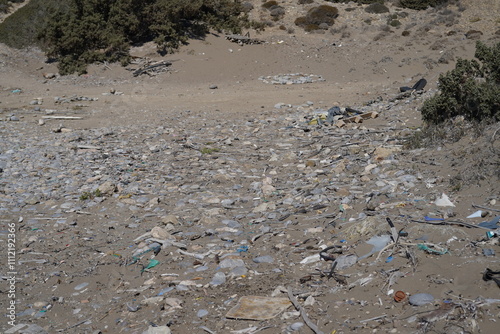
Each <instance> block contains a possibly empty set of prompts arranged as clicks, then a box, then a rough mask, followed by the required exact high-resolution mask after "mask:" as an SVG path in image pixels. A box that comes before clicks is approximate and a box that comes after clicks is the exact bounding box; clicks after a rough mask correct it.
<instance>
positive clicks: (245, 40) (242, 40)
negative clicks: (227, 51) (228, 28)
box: [226, 34, 264, 46]
mask: <svg viewBox="0 0 500 334" xmlns="http://www.w3.org/2000/svg"><path fill="white" fill-rule="evenodd" d="M226 39H227V40H228V41H231V42H233V43H237V44H239V45H240V46H242V45H244V44H248V45H253V44H262V43H264V41H262V40H260V39H256V38H250V35H249V34H247V35H245V36H243V35H235V34H231V35H226Z"/></svg>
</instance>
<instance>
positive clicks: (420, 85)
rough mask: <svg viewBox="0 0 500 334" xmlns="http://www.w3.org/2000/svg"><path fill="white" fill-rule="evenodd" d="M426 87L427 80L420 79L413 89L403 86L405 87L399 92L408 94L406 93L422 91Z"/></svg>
mask: <svg viewBox="0 0 500 334" xmlns="http://www.w3.org/2000/svg"><path fill="white" fill-rule="evenodd" d="M425 85H427V80H425V79H424V78H422V79H420V80H418V81H417V83H416V84H414V85H413V87H411V88H410V87H406V86H403V87H400V88H399V91H400V92H406V91H410V90H411V91H420V90H422V89H424V87H425Z"/></svg>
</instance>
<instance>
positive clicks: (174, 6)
mask: <svg viewBox="0 0 500 334" xmlns="http://www.w3.org/2000/svg"><path fill="white" fill-rule="evenodd" d="M32 1H39V0H32ZM64 3H65V4H66V5H67V6H60V8H59V9H58V10H55V11H54V13H53V14H52V15H51V16H50V18H49V19H48V22H47V24H45V26H44V28H43V30H42V31H41V33H39V34H38V35H39V37H40V39H41V40H42V41H43V45H45V50H46V52H47V55H48V56H49V57H53V58H55V59H57V60H58V61H59V71H60V73H61V74H70V73H74V72H78V73H84V72H85V70H86V66H87V64H90V63H93V62H96V61H104V60H106V61H111V62H115V61H120V62H121V63H122V64H126V63H127V62H128V61H129V53H128V51H129V48H130V46H131V45H132V44H140V43H144V42H147V41H151V40H153V41H154V42H156V44H157V46H158V50H159V52H160V53H163V54H164V53H168V52H172V51H173V50H175V49H177V48H178V47H179V46H181V45H182V44H184V43H187V41H188V39H190V38H203V37H204V36H205V34H206V32H207V31H208V29H210V28H211V29H215V30H217V31H219V32H221V31H228V32H230V33H240V32H241V28H242V27H243V26H249V25H250V22H249V21H248V17H247V16H246V15H240V14H241V13H242V11H243V7H242V5H241V2H240V1H234V0H217V1H216V0H193V1H184V0H143V1H134V0H107V1H100V0H67V1H65V2H64Z"/></svg>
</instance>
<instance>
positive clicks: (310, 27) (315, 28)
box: [304, 24, 321, 32]
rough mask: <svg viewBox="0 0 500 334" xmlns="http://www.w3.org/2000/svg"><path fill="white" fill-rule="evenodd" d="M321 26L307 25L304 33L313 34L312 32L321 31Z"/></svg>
mask: <svg viewBox="0 0 500 334" xmlns="http://www.w3.org/2000/svg"><path fill="white" fill-rule="evenodd" d="M320 29H321V28H320V26H319V25H317V24H306V25H305V26H304V31H306V32H311V31H315V30H320Z"/></svg>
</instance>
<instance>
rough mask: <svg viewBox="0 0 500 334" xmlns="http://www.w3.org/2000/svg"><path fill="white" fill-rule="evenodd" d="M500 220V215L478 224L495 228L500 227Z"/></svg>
mask: <svg viewBox="0 0 500 334" xmlns="http://www.w3.org/2000/svg"><path fill="white" fill-rule="evenodd" d="M499 222H500V216H496V217H495V218H493V219H492V220H490V221H487V222H482V223H479V224H478V226H480V227H486V228H489V229H492V230H495V229H497V228H500V225H498V223H499Z"/></svg>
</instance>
